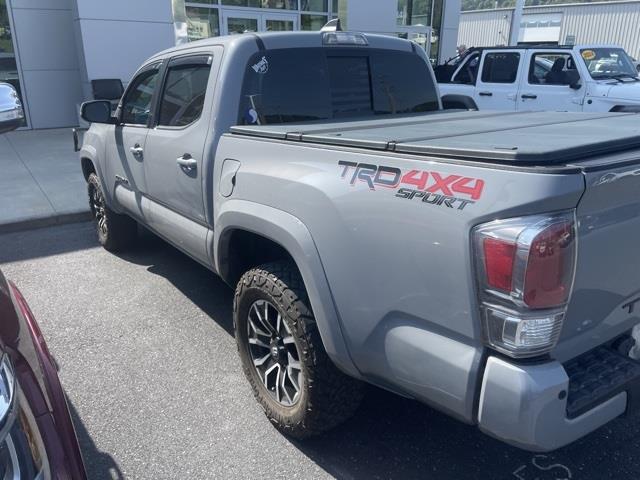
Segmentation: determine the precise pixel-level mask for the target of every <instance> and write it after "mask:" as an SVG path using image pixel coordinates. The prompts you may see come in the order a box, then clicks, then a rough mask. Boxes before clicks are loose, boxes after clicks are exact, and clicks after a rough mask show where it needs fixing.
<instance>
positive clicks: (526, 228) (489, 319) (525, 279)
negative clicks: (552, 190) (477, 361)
mask: <svg viewBox="0 0 640 480" xmlns="http://www.w3.org/2000/svg"><path fill="white" fill-rule="evenodd" d="M473 241H474V246H475V253H476V259H477V261H476V271H477V276H478V286H479V294H480V301H481V307H482V310H483V317H484V319H485V337H486V340H487V341H488V343H489V344H490V345H491V346H492V347H494V348H496V349H498V350H500V351H502V352H504V353H507V354H509V355H511V356H515V357H522V356H534V355H540V354H542V353H546V352H548V351H550V350H551V349H552V348H553V347H554V346H555V344H556V342H557V340H558V337H559V335H560V330H561V328H562V321H563V319H564V314H565V310H566V305H567V303H568V301H569V296H570V294H571V288H572V283H573V276H574V271H575V262H576V228H575V216H574V213H573V211H569V212H561V213H555V214H549V215H534V216H530V217H520V218H513V219H507V220H496V221H494V222H490V223H485V224H483V225H479V226H478V227H476V228H475V229H474V230H473Z"/></svg>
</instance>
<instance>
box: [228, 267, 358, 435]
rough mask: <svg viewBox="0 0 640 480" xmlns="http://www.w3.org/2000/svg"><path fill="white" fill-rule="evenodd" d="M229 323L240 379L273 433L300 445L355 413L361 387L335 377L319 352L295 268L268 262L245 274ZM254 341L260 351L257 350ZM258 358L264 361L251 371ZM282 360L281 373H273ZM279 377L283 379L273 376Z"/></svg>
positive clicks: (333, 369)
mask: <svg viewBox="0 0 640 480" xmlns="http://www.w3.org/2000/svg"><path fill="white" fill-rule="evenodd" d="M265 305H266V306H265ZM258 313H261V315H258ZM277 315H279V316H280V318H281V320H282V321H281V322H280V323H278V321H277ZM262 317H265V319H266V323H265V322H264V321H263V318H262ZM274 317H276V318H275V321H274ZM233 323H234V329H235V337H236V342H237V345H238V352H239V354H240V360H241V362H242V368H243V370H244V374H245V375H246V377H247V379H248V380H249V383H250V385H251V388H252V390H253V394H254V396H255V398H256V400H257V401H258V403H259V404H260V405H261V406H262V408H263V409H264V411H265V414H266V415H267V418H269V420H270V421H271V423H273V425H274V426H275V427H276V428H277V429H278V430H279V431H281V432H282V433H284V434H285V435H288V436H291V437H295V438H299V439H302V438H306V437H310V436H313V435H317V434H320V433H322V432H325V431H327V430H330V429H331V428H333V427H335V426H337V425H339V424H340V423H342V422H344V421H345V420H347V419H348V418H350V417H351V416H352V415H353V414H354V413H355V411H356V410H357V408H358V407H359V405H360V402H361V400H362V391H363V388H362V384H361V383H360V382H359V381H357V380H355V379H352V378H350V377H348V376H346V375H345V374H343V373H342V372H340V371H339V370H338V369H337V367H336V366H335V365H334V364H333V362H332V361H331V360H330V359H329V357H328V355H327V353H326V352H325V350H324V347H323V345H322V340H321V339H320V334H319V332H318V329H317V326H316V323H315V319H314V317H313V312H312V311H311V307H310V305H309V300H308V297H307V293H306V291H305V288H304V283H303V281H302V278H301V277H300V274H299V273H298V270H297V268H296V267H295V265H293V264H292V263H290V262H274V263H269V264H266V265H262V266H260V267H258V268H254V269H252V270H249V271H248V272H247V273H245V274H244V275H243V276H242V278H241V279H240V282H239V283H238V286H237V288H236V292H235V297H234V301H233ZM269 324H270V325H271V327H272V330H271V335H270V337H271V340H270V343H269V347H267V346H266V344H267V336H266V335H264V334H265V333H269V332H267V330H268V328H267V327H265V325H269ZM278 325H279V328H278ZM257 330H262V333H263V334H262V335H261V334H259V333H258V332H257ZM274 331H275V332H276V333H275V334H274ZM278 332H280V333H281V334H280V333H278ZM274 337H275V338H274ZM278 338H280V339H281V342H279V341H278ZM250 339H251V342H253V343H250ZM257 340H258V341H261V342H262V343H264V344H265V345H264V346H261V345H258V344H257ZM279 343H282V344H283V345H284V347H278V348H280V349H282V348H284V352H282V351H280V353H279V354H278V355H276V352H275V350H276V349H275V348H274V346H276V347H277V346H278V344H279ZM263 353H264V354H265V356H267V355H270V356H269V358H268V359H267V360H265V361H264V363H263V364H261V365H260V366H256V365H255V362H260V361H261V360H262V359H263V358H264V357H262V355H263ZM296 357H297V358H296ZM283 359H286V362H287V367H286V368H285V367H284V366H283V365H281V366H279V367H273V365H275V364H282V363H283V361H284V360H283ZM296 360H297V361H298V365H296ZM270 362H271V366H269V363H270ZM274 368H275V370H272V371H271V374H269V375H264V372H265V371H268V370H269V369H274ZM281 372H282V373H283V377H280V376H279V375H280V373H281ZM285 373H286V375H285ZM296 377H297V378H296ZM265 378H266V379H267V380H266V381H265ZM280 378H284V380H282V385H281V386H280V382H279V381H278V385H279V387H275V380H278V379H280ZM296 383H297V387H298V390H297V392H296V388H295V387H296ZM274 387H275V388H278V391H276V390H275V389H274ZM278 396H279V397H280V398H278Z"/></svg>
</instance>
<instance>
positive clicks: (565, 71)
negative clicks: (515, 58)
mask: <svg viewBox="0 0 640 480" xmlns="http://www.w3.org/2000/svg"><path fill="white" fill-rule="evenodd" d="M579 79H580V74H579V73H578V70H577V69H576V64H575V61H574V59H573V56H572V55H571V54H570V53H566V52H544V53H536V54H534V55H533V56H532V57H531V63H530V64H529V84H531V85H571V84H573V83H576V82H577V81H578V80H579Z"/></svg>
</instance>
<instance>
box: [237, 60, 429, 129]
mask: <svg viewBox="0 0 640 480" xmlns="http://www.w3.org/2000/svg"><path fill="white" fill-rule="evenodd" d="M437 109H438V99H437V97H436V89H435V87H434V85H433V80H432V77H431V75H430V73H429V69H428V66H427V63H426V62H425V60H424V59H423V58H422V57H420V56H419V55H417V54H415V53H411V52H406V53H405V52H398V51H388V50H375V49H367V50H364V49H347V48H344V49H343V48H340V49H339V50H338V49H330V48H326V49H324V48H316V49H282V50H271V51H268V52H262V53H258V54H256V55H254V56H253V57H252V58H251V60H250V61H249V64H248V65H247V68H246V73H245V77H244V82H243V86H242V96H241V104H240V112H239V122H240V124H243V125H246V124H274V123H289V122H304V121H312V120H328V119H334V118H346V117H362V116H372V115H394V114H404V113H415V112H425V111H430V110H437Z"/></svg>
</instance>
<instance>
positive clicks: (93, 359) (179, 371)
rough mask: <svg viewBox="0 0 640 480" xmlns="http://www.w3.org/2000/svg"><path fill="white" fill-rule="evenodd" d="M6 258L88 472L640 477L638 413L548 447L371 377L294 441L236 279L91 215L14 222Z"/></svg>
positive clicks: (104, 475)
mask: <svg viewBox="0 0 640 480" xmlns="http://www.w3.org/2000/svg"><path fill="white" fill-rule="evenodd" d="M0 268H1V269H2V270H3V272H4V273H5V275H6V276H7V277H8V278H11V279H12V280H13V281H14V282H15V283H16V284H17V285H18V286H19V287H20V289H21V290H22V292H23V293H24V295H25V296H26V298H27V300H28V301H29V303H30V305H31V307H32V309H33V311H34V313H35V315H36V317H37V318H38V321H39V323H40V326H41V328H42V330H43V333H44V335H45V337H46V339H47V342H48V344H49V347H50V350H51V351H52V353H53V354H54V356H55V357H56V359H57V361H58V363H59V364H60V367H61V371H60V377H61V380H62V383H63V386H64V388H65V390H66V392H67V395H68V398H69V405H70V408H71V412H72V416H73V420H74V423H75V426H76V430H77V433H78V437H79V440H80V443H81V448H82V452H83V456H84V459H85V464H86V467H87V471H88V474H89V478H91V479H111V478H113V479H118V478H144V479H147V478H149V479H163V478H171V479H175V478H224V479H233V478H242V479H253V478H268V479H270V480H271V479H276V478H287V479H295V478H300V479H316V478H341V479H365V478H366V479H369V478H375V479H387V478H395V479H410V478H420V479H456V480H457V479H502V478H505V479H508V478H511V479H520V480H522V479H525V480H533V479H539V480H551V479H558V480H561V479H568V478H571V479H606V478H611V479H638V478H640V453H638V452H640V448H639V447H640V418H635V419H619V420H616V421H614V422H612V423H611V424H610V425H609V426H606V427H604V428H602V429H600V430H599V431H597V432H594V433H593V434H591V435H589V436H588V437H587V438H585V439H583V440H581V441H579V442H576V443H575V444H573V445H571V446H569V447H567V448H564V449H561V450H559V451H556V452H553V453H551V454H548V455H544V456H536V455H534V454H532V453H528V452H524V451H521V450H518V449H515V448H511V447H508V446H506V445H504V444H502V443H501V442H498V441H496V440H493V439H491V438H489V437H487V436H485V435H483V434H482V433H480V432H479V431H478V430H477V429H476V428H475V427H472V426H467V425H463V424H461V423H459V422H457V421H455V420H452V419H450V418H448V417H446V416H444V415H442V414H440V413H438V412H435V411H433V410H431V409H429V408H427V407H425V406H423V405H420V404H418V403H416V402H414V401H411V400H407V399H403V398H400V397H397V396H395V395H392V394H390V393H387V392H383V391H381V390H378V389H375V388H373V387H372V388H370V389H369V390H368V393H367V396H366V399H365V402H364V404H363V406H362V408H361V409H360V411H359V412H358V414H357V415H356V416H355V418H353V419H352V420H350V421H349V422H348V423H346V424H345V425H343V426H342V427H340V428H338V429H337V430H335V431H333V432H330V433H329V434H326V435H324V436H322V437H319V438H315V439H312V440H309V441H306V442H303V443H300V442H294V441H291V440H289V439H287V438H285V437H283V436H282V435H280V434H279V433H278V432H277V431H276V430H274V429H273V428H272V427H271V426H270V424H269V422H268V421H267V420H266V418H265V417H264V415H263V413H262V412H261V410H260V408H259V407H258V405H257V404H256V403H255V401H254V399H253V397H252V395H251V392H250V390H249V387H248V385H247V383H246V382H245V379H244V377H243V376H242V373H241V369H240V365H239V360H238V357H237V354H236V348H235V342H234V339H233V337H232V333H231V329H232V319H231V301H232V291H231V289H229V288H228V287H227V286H226V285H224V284H223V283H222V282H221V281H220V280H218V279H217V278H216V276H215V275H213V274H212V273H210V272H209V271H207V270H206V269H205V268H203V267H201V266H199V265H198V264H196V263H195V262H193V261H192V260H190V259H189V258H187V257H186V256H184V255H182V254H181V253H179V252H178V251H176V250H175V249H173V248H172V247H170V246H168V245H166V244H165V243H163V242H162V241H160V240H158V239H156V238H155V237H153V236H152V235H150V234H146V235H143V237H142V238H141V240H140V242H139V245H138V246H137V247H136V248H135V249H133V250H132V251H130V252H128V253H127V254H124V255H120V256H116V255H113V254H110V253H108V252H106V251H104V250H102V249H101V248H99V247H98V246H97V243H96V240H95V238H94V233H93V229H92V225H91V224H88V223H84V224H75V225H66V226H58V227H51V228H47V229H40V230H31V231H27V232H19V233H11V234H6V235H3V236H0Z"/></svg>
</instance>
